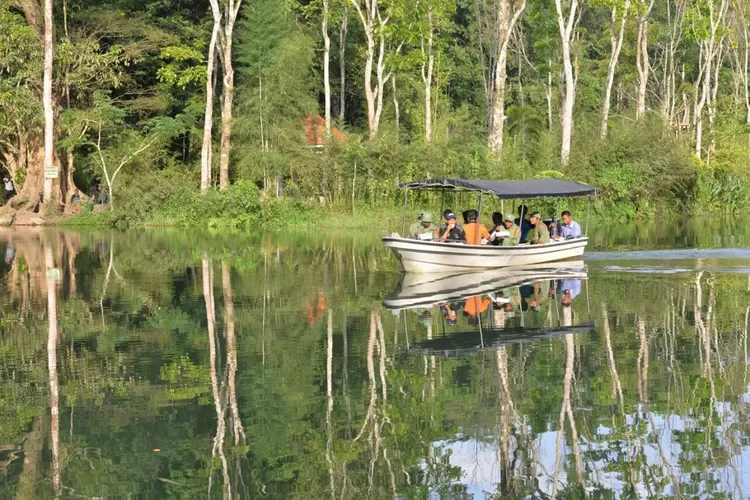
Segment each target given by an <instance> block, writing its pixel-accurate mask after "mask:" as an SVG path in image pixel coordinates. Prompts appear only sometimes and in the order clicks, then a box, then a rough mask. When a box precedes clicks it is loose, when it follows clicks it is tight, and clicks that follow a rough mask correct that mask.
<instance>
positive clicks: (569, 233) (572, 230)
mask: <svg viewBox="0 0 750 500" xmlns="http://www.w3.org/2000/svg"><path fill="white" fill-rule="evenodd" d="M560 218H561V219H562V226H560V233H561V234H560V237H561V238H562V239H563V240H570V239H573V238H580V237H581V236H583V233H581V225H580V224H578V223H577V222H576V221H574V220H573V217H572V216H571V215H570V212H569V211H567V210H566V211H564V212H563V213H562V214H561V215H560Z"/></svg>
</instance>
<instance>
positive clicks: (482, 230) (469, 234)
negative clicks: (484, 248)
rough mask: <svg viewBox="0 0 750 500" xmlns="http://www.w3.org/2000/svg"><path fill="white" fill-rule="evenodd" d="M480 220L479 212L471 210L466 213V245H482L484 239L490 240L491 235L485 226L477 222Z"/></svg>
mask: <svg viewBox="0 0 750 500" xmlns="http://www.w3.org/2000/svg"><path fill="white" fill-rule="evenodd" d="M478 218H479V212H477V211H476V210H469V211H467V212H466V220H467V221H468V222H467V223H466V224H464V233H466V243H467V244H468V245H481V244H482V239H485V240H489V239H490V233H489V232H488V231H487V228H486V227H484V224H480V223H478V222H477V219H478Z"/></svg>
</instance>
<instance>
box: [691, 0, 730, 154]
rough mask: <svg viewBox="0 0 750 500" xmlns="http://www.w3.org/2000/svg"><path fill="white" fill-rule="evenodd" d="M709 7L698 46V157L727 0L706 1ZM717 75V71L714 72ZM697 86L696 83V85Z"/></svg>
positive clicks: (721, 44)
mask: <svg viewBox="0 0 750 500" xmlns="http://www.w3.org/2000/svg"><path fill="white" fill-rule="evenodd" d="M708 8H709V22H710V25H709V35H708V38H707V39H705V40H701V41H699V47H700V61H701V62H702V66H701V70H700V71H699V74H698V81H699V82H700V84H701V85H700V87H701V94H700V98H699V99H697V101H696V103H695V113H694V114H695V155H696V156H697V157H698V159H701V158H702V154H703V108H704V107H705V106H706V105H708V106H709V108H711V107H712V103H711V102H710V101H711V99H712V95H713V85H712V82H711V80H712V79H713V78H714V77H715V75H714V64H717V65H718V64H721V61H717V60H716V59H717V57H718V56H720V55H721V53H722V50H723V38H724V34H725V32H724V31H723V30H722V29H721V28H722V26H723V24H724V19H725V17H726V14H727V11H728V9H729V1H728V0H721V1H720V2H719V4H718V5H717V4H716V3H714V2H709V3H708ZM716 77H718V72H717V73H716ZM696 87H697V85H696ZM710 114H711V109H709V120H710V121H712V120H713V117H712V116H710Z"/></svg>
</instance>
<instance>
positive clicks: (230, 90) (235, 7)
mask: <svg viewBox="0 0 750 500" xmlns="http://www.w3.org/2000/svg"><path fill="white" fill-rule="evenodd" d="M212 1H217V0H212ZM241 5H242V0H229V1H228V2H227V3H226V5H225V6H224V9H225V12H224V15H223V16H222V17H223V19H224V29H223V31H221V32H220V38H219V41H220V43H221V63H222V69H223V76H224V78H223V80H222V82H223V87H222V89H221V102H222V106H221V141H220V144H219V148H220V149H219V189H221V190H224V189H226V188H228V187H229V154H230V152H231V151H230V150H231V146H232V144H231V143H232V110H233V107H232V106H233V101H234V63H233V62H232V45H233V40H232V37H233V36H234V35H233V33H234V23H235V22H236V21H237V13H238V12H239V10H240V6H241ZM212 9H213V6H212ZM214 16H215V14H214ZM214 19H215V17H214Z"/></svg>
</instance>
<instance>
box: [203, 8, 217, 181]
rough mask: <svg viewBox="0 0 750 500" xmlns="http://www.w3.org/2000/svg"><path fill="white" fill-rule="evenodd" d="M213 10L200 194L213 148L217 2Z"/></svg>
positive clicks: (207, 65) (207, 175)
mask: <svg viewBox="0 0 750 500" xmlns="http://www.w3.org/2000/svg"><path fill="white" fill-rule="evenodd" d="M211 8H212V10H214V27H213V30H212V31H211V41H210V42H209V44H208V62H207V63H206V111H205V113H204V119H203V145H202V146H201V193H205V192H206V191H208V188H210V187H211V159H212V158H211V157H212V155H211V150H212V148H213V140H212V135H213V126H214V89H215V82H216V80H215V79H214V71H215V70H216V40H217V38H218V37H219V29H221V14H220V13H219V5H218V3H217V0H211Z"/></svg>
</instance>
